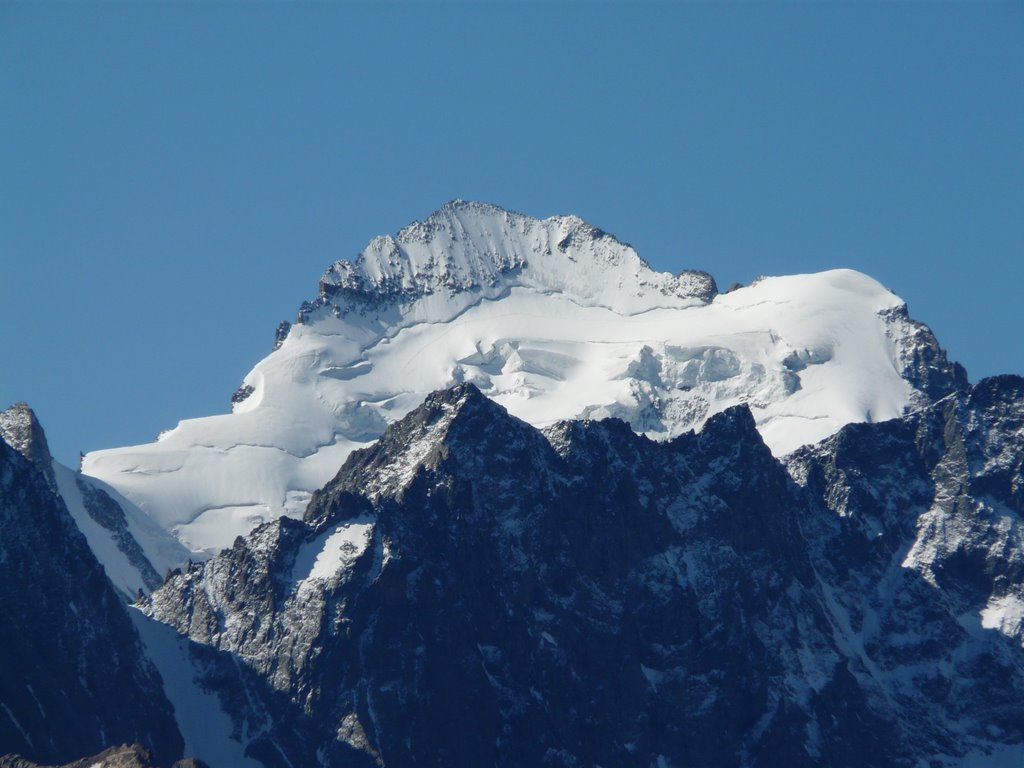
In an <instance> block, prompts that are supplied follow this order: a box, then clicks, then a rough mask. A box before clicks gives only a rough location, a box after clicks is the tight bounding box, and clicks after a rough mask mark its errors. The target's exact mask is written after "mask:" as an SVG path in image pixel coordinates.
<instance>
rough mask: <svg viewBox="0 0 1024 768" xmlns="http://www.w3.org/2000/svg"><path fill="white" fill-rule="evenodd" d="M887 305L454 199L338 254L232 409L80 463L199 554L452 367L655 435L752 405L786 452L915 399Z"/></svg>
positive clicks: (301, 500) (826, 277)
mask: <svg viewBox="0 0 1024 768" xmlns="http://www.w3.org/2000/svg"><path fill="white" fill-rule="evenodd" d="M901 307H902V301H901V300H900V299H899V298H898V297H897V296H895V295H894V294H893V293H891V292H890V291H888V290H886V289H885V288H884V287H882V286H881V285H880V284H879V283H877V282H876V281H874V280H873V279H871V278H869V277H867V276H865V275H862V274H859V273H857V272H853V271H850V270H834V271H829V272H823V273H820V274H814V275H798V276H791V277H775V278H765V279H762V280H760V281H758V282H756V283H755V284H753V285H751V286H749V287H745V288H741V289H739V290H735V291H732V292H730V293H728V294H718V293H717V290H716V288H715V286H714V281H713V280H712V279H711V278H710V276H708V275H707V274H706V273H703V272H684V273H682V274H681V275H670V274H667V273H658V272H654V271H653V270H651V269H650V268H649V267H648V266H647V264H646V263H644V262H643V260H642V259H640V257H639V256H638V255H637V254H636V252H635V251H634V250H633V249H632V248H631V247H629V246H628V245H624V244H623V243H621V242H619V241H618V240H616V239H615V238H614V237H612V236H610V235H607V234H606V233H604V232H601V231H600V230H597V229H595V228H593V227H591V226H590V225H588V224H586V223H585V222H583V221H581V220H580V219H578V218H575V217H553V218H550V219H546V220H543V221H540V220H537V219H532V218H530V217H527V216H523V215H520V214H515V213H511V212H508V211H504V210H502V209H500V208H496V207H494V206H488V205H483V204H479V203H466V202H462V201H455V202H453V203H449V204H448V205H446V206H445V207H444V208H442V209H441V210H440V211H438V212H436V213H435V214H433V215H432V216H431V217H429V218H428V219H426V220H425V221H424V222H417V223H414V224H412V225H410V226H408V227H406V228H405V229H403V230H401V231H400V232H399V233H398V234H397V235H395V236H388V237H381V238H376V239H374V240H373V241H372V242H371V243H370V244H369V245H368V246H367V248H366V249H365V250H364V251H363V252H362V253H360V254H359V255H358V256H357V257H356V258H355V259H354V260H352V261H340V262H337V263H335V264H333V265H332V266H331V267H330V268H329V269H328V270H327V271H326V273H325V274H324V276H323V277H322V279H321V282H320V293H319V296H318V298H317V299H316V300H315V301H312V302H307V303H305V304H304V305H303V307H302V309H301V310H300V313H299V322H297V323H296V324H295V325H294V326H292V327H291V328H290V330H288V331H287V335H286V336H285V337H284V338H283V340H280V341H279V345H278V348H276V349H275V351H274V352H273V353H272V354H270V355H269V356H268V357H266V358H265V359H264V360H262V361H260V362H259V363H258V364H257V365H256V367H255V368H254V369H253V370H252V371H251V372H250V373H249V374H248V375H247V376H246V377H245V380H244V385H243V388H242V389H240V391H239V393H238V394H237V396H236V398H235V400H236V402H235V404H234V410H233V412H232V413H230V414H224V415H218V416H211V417H207V418H201V419H191V420H187V421H182V422H181V423H179V424H178V426H177V427H176V428H175V429H173V430H170V431H169V432H166V433H164V434H162V435H161V436H160V438H159V439H158V441H157V442H155V443H151V444H147V445H141V446H132V447H126V448H117V449H113V450H105V451H97V452H94V453H91V454H89V455H88V456H87V457H86V459H85V462H84V465H83V469H84V472H85V473H87V474H89V475H93V476H95V477H97V478H100V479H102V480H103V481H104V482H106V483H108V484H109V485H111V486H113V487H114V488H115V489H117V490H118V491H119V492H120V493H122V494H123V495H124V496H126V497H127V498H128V499H130V500H131V501H132V502H134V503H135V504H137V505H138V506H139V507H140V508H141V509H142V510H143V511H145V512H146V513H148V514H149V515H150V516H152V517H153V519H154V520H156V521H157V522H158V523H159V524H160V525H162V526H164V527H165V528H167V529H169V530H170V531H172V532H173V533H174V534H175V535H176V536H177V537H178V538H179V539H180V541H181V542H182V543H183V544H184V545H185V546H186V547H188V548H189V549H190V550H192V551H193V552H195V553H197V554H200V555H202V554H209V553H212V552H214V551H216V550H218V549H220V548H221V547H225V546H228V545H230V544H231V542H232V541H233V540H234V538H235V537H236V536H238V535H241V534H244V533H246V532H247V531H249V530H251V529H252V528H253V527H255V526H256V525H257V524H259V523H261V522H264V521H266V520H269V519H273V518H275V517H277V516H280V515H282V514H284V515H290V516H299V515H301V513H302V511H303V510H304V508H305V505H306V504H307V502H308V500H309V498H310V494H311V492H312V491H313V490H315V489H317V488H320V487H321V486H323V485H324V484H325V483H326V482H327V481H328V480H329V479H330V478H331V477H333V476H334V474H335V473H336V472H337V470H338V468H339V467H340V465H341V464H342V462H343V461H344V459H345V458H346V457H347V456H348V454H349V453H350V452H351V451H352V450H353V449H355V448H357V447H360V446H363V445H366V444H367V443H369V442H371V441H372V440H374V439H375V438H376V437H378V436H379V435H380V434H381V433H382V432H383V430H384V428H385V426H386V425H387V424H388V423H390V422H392V421H394V420H395V419H397V418H400V417H401V416H403V415H404V414H406V413H407V412H409V411H410V410H411V409H412V408H414V407H415V406H416V405H418V404H419V403H420V402H422V400H423V398H424V397H425V396H426V394H427V393H429V392H431V391H433V390H436V389H439V388H443V387H448V386H451V385H453V384H455V383H458V382H462V381H471V382H473V383H475V384H476V385H477V386H478V387H480V389H481V390H483V391H484V392H485V393H486V394H487V395H489V396H490V397H492V398H493V399H495V400H497V401H498V402H500V403H501V404H502V405H504V406H505V407H506V408H508V410H509V411H510V412H511V413H512V414H514V415H516V416H518V417H520V418H523V419H525V420H527V421H529V422H530V423H532V424H535V425H538V426H544V425H547V424H550V423H552V422H554V421H557V420H560V419H566V418H576V417H584V418H604V417H608V416H617V417H620V418H623V419H625V420H626V421H628V422H629V423H630V424H631V425H632V426H633V428H634V429H635V430H637V431H639V432H644V433H646V434H648V435H650V436H651V437H654V438H669V437H672V436H675V435H678V434H680V433H681V432H684V431H686V430H689V429H693V428H700V426H701V425H702V424H703V423H704V421H705V420H706V419H707V418H709V417H710V416H711V415H713V414H715V413H717V412H719V411H721V410H723V409H725V408H727V407H729V406H731V405H735V404H737V403H747V404H748V405H749V406H750V407H751V409H752V411H753V413H754V416H755V419H756V421H757V424H758V427H759V429H760V431H761V433H762V435H763V436H764V439H765V440H766V442H767V443H768V445H769V446H770V447H771V449H772V450H773V452H774V453H776V454H777V455H782V454H785V453H788V452H790V451H792V450H794V449H795V448H797V447H799V446H801V445H804V444H807V443H812V442H815V441H818V440H820V439H822V438H824V437H827V436H828V435H831V434H832V433H834V432H835V431H836V430H837V429H839V428H840V427H841V426H843V425H844V424H847V423H850V422H858V421H877V420H882V419H889V418H893V417H896V416H899V415H900V414H901V413H903V412H904V410H905V409H906V408H907V407H908V406H910V405H911V404H912V403H913V402H915V395H916V394H918V393H915V390H914V388H913V386H912V385H911V383H910V382H909V381H908V378H907V377H906V376H905V373H906V371H905V367H906V365H907V360H908V359H909V358H910V357H913V355H908V351H907V350H908V345H909V344H912V343H913V340H912V339H911V338H910V332H911V330H913V328H912V327H911V326H910V325H909V324H908V323H906V322H902V323H901V322H897V321H895V320H894V319H893V318H894V314H898V310H899V308H901ZM904 317H905V315H904Z"/></svg>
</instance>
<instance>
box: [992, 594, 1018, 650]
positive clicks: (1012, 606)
mask: <svg viewBox="0 0 1024 768" xmlns="http://www.w3.org/2000/svg"><path fill="white" fill-rule="evenodd" d="M1022 625H1024V600H1021V599H1020V598H1019V597H1017V596H1016V595H1003V596H1002V597H992V598H990V599H989V601H988V603H987V604H986V606H985V607H984V608H982V609H981V626H982V627H983V628H985V629H994V630H997V631H998V632H1000V633H1001V634H1004V635H1006V636H1007V637H1013V638H1017V639H1018V640H1019V639H1020V637H1021V627H1022Z"/></svg>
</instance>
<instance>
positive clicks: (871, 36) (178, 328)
mask: <svg viewBox="0 0 1024 768" xmlns="http://www.w3.org/2000/svg"><path fill="white" fill-rule="evenodd" d="M454 197H464V198H470V199H482V200H486V201H490V202H494V203H498V204H500V205H504V206H505V207H508V208H513V209H517V210H521V211H524V212H526V213H530V214H533V215H537V216H548V215H551V214H555V213H577V214H579V215H581V216H583V217H584V218H585V219H587V220H589V221H591V222H592V223H593V224H595V225H597V226H600V227H601V228H603V229H606V230H608V231H610V232H613V233H615V234H616V235H618V236H619V237H620V238H621V239H623V240H625V241H627V242H630V243H632V244H633V245H634V246H635V247H636V248H637V250H638V251H639V252H640V254H641V255H642V256H644V257H645V258H646V259H647V260H648V261H649V262H650V263H651V264H652V265H653V266H654V267H656V268H659V269H663V270H673V271H675V270H679V269H682V268H684V267H696V268H702V269H706V270H708V271H710V272H711V273H713V274H714V275H715V277H716V278H717V280H718V282H719V284H720V285H722V286H728V285H729V284H730V283H731V282H732V281H734V280H737V281H743V282H746V281H749V280H750V279H752V278H753V277H755V276H757V275H760V274H784V273H795V272H805V271H816V270H822V269H828V268H832V267H840V266H845V267H853V268H855V269H860V270H862V271H864V272H867V273H869V274H871V275H873V276H875V277H876V278H878V279H879V280H881V281H882V282H883V283H885V284H886V285H887V286H889V287H890V288H892V289H893V290H894V291H896V292H897V293H898V294H900V295H901V296H903V297H904V298H905V299H906V300H907V301H908V303H909V306H910V310H911V313H912V314H913V315H914V316H915V317H917V318H919V319H921V320H924V321H925V322H928V323H929V324H931V325H932V327H933V328H934V329H935V331H936V333H937V335H938V337H939V340H940V342H941V343H942V344H943V345H944V346H945V347H946V348H947V349H948V350H949V351H950V353H951V354H952V356H953V357H955V358H957V359H959V360H960V361H962V362H963V363H964V364H965V365H966V366H967V368H968V371H969V373H970V375H971V378H972V379H973V380H976V379H977V378H979V377H981V376H984V375H989V374H993V373H1000V372H1015V373H1024V342H1022V341H1021V332H1022V330H1024V309H1022V300H1021V288H1022V278H1024V4H1022V3H1020V2H1010V3H1004V4H996V3H991V4H983V3H968V2H958V3H951V4H948V5H946V4H939V3H928V2H914V3H906V4H890V3H861V2H857V3H850V4H841V3H828V4H823V5H818V4H811V3H799V2H791V3H784V4H773V3H747V4H740V5H720V4H717V3H715V4H713V3H700V4H693V5H688V4H682V3H671V4H654V3H630V4H626V3H622V4H618V3H610V2H600V3H599V2H575V3H561V4H559V3H543V4H531V3H523V2H514V3H513V2H509V3H497V2H485V3H477V4H472V3H468V2H467V3H457V2H446V3H426V2H420V3H412V4H401V3H388V2H385V3H375V4H371V3H348V4H346V3H286V2H274V3H262V4H259V3H258V4H255V5H250V4H248V3H241V2H230V3H221V4H216V3H199V2H188V3H186V2H182V3H161V2H141V3H129V2H107V3H99V4H90V3H86V2H76V3H70V2H68V3H56V2H53V3H50V2H32V3H26V4H18V3H11V2H2V3H0V267H2V270H0V320H2V323H3V325H2V328H3V331H2V334H0V407H3V405H6V404H8V403H10V402H13V401H15V400H20V399H24V400H28V401H29V403H30V404H32V405H33V406H34V407H35V408H36V410H37V412H38V413H39V414H40V417H41V418H42V419H43V424H44V426H45V427H46V429H47V432H48V434H49V437H50V441H51V445H52V447H53V448H54V451H55V453H56V455H57V456H58V458H61V459H62V460H64V461H65V462H68V463H72V464H73V463H74V462H75V461H76V458H77V452H78V450H79V449H84V450H90V449H94V448H101V447H110V446H114V445H124V444H129V443H137V442H145V441H148V440H151V439H152V438H154V437H155V435H156V434H157V432H158V431H159V430H161V429H164V428H168V427H173V426H174V425H175V424H176V423H177V421H178V419H180V418H186V417H193V416H201V415H207V414H211V413H216V412H224V411H226V410H227V409H228V405H229V403H228V399H229V397H230V395H231V393H232V391H233V390H234V389H235V387H236V386H237V385H238V384H239V382H240V381H241V379H242V377H243V375H244V374H245V373H246V372H247V371H248V370H249V368H250V367H251V366H252V365H253V363H255V362H256V361H257V360H258V359H260V358H261V357H262V356H264V355H265V354H267V353H268V352H269V351H270V349H271V344H272V339H273V332H274V328H275V326H276V325H277V323H278V322H279V321H280V320H282V319H292V318H293V317H294V315H295V312H296V309H297V308H298V305H299V303H300V302H301V301H302V300H303V299H305V298H310V297H312V296H313V295H314V294H315V292H316V285H317V280H318V278H319V276H320V274H321V272H322V270H323V269H324V267H326V265H327V264H328V263H330V262H331V261H333V260H335V259H337V258H342V257H347V256H352V255H354V254H355V253H356V252H358V251H359V250H360V249H361V248H362V246H363V245H364V243H365V242H366V241H367V240H369V238H370V237H371V236H373V235H375V234H380V233H384V232H393V231H395V230H396V229H398V228H399V227H401V226H402V225H404V224H405V223H407V222H408V221H410V220H412V219H415V218H423V217H424V216H426V215H427V214H429V213H430V212H431V211H432V210H434V209H435V208H437V207H439V206H440V205H441V204H442V203H443V202H445V201H446V200H448V199H450V198H454Z"/></svg>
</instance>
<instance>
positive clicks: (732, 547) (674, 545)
mask: <svg viewBox="0 0 1024 768" xmlns="http://www.w3.org/2000/svg"><path fill="white" fill-rule="evenodd" d="M1022 430H1024V380H1022V379H1020V378H1018V377H1002V378H996V379H987V380H985V381H982V382H980V383H979V384H978V385H976V386H974V387H970V388H968V389H966V390H965V391H962V392H956V393H953V394H951V395H949V396H947V397H946V398H944V399H942V400H940V401H939V402H936V403H934V404H931V405H929V406H927V407H925V408H923V409H921V410H919V411H917V412H915V413H913V414H910V415H908V416H905V417H903V418H902V419H898V420H892V421H887V422H883V423H874V424H852V425H848V426H846V427H844V428H842V429H841V430H839V432H838V433H837V434H836V435H834V436H833V437H831V438H829V439H828V440H826V441H824V442H822V443H819V444H817V445H815V446H812V447H809V448H805V449H803V450H801V451H798V452H796V453H795V454H793V455H791V456H789V457H787V459H786V462H785V464H784V463H783V462H781V461H780V460H779V459H777V458H776V457H774V456H773V455H772V453H771V451H770V450H769V449H768V447H767V446H766V445H765V444H764V442H763V440H762V438H761V436H760V434H759V432H758V430H757V427H756V423H755V420H754V418H753V417H752V415H751V412H750V409H749V407H747V406H737V407H733V408H730V409H727V410H726V411H723V412H721V413H719V414H717V415H715V416H713V417H712V418H710V419H709V420H708V421H707V422H706V424H705V425H704V427H703V429H702V430H701V431H700V432H699V433H696V434H695V433H692V432H691V433H685V434H683V435H680V436H678V437H676V438H674V439H672V440H669V441H662V442H657V441H652V440H650V439H648V438H646V437H644V436H642V435H637V434H635V433H634V432H633V430H632V429H630V428H629V426H628V425H627V424H625V423H624V422H621V421H618V420H614V419H611V420H605V421H598V422H595V421H583V422H580V421H574V422H560V423H557V424H554V425H552V426H550V427H548V428H546V429H545V430H544V431H538V430H537V429H536V428H534V427H532V426H530V425H528V424H526V423H525V422H523V421H520V420H518V419H516V418H515V417H513V416H511V415H510V414H508V412H507V411H506V410H505V409H504V408H502V407H501V406H500V405H498V404H496V403H494V402H493V401H491V400H489V399H488V398H486V397H485V396H483V395H482V394H481V392H480V391H479V390H478V389H477V388H476V387H475V386H473V385H469V384H465V385H459V386H457V387H455V388H452V389H450V390H447V391H443V392H438V393H435V394H433V395H430V396H429V397H428V398H427V399H426V401H425V403H424V404H423V405H422V406H420V407H419V408H417V409H416V410H414V411H413V412H412V413H410V414H409V415H408V416H406V417H405V418H403V419H401V420H399V421H398V422H396V423H394V424H392V425H391V426H390V427H388V428H387V430H386V431H385V433H384V435H383V436H382V437H381V439H380V440H379V441H378V442H377V443H375V444H374V445H373V446H372V447H370V448H368V449H362V450H358V451H356V452H354V453H353V454H352V455H351V456H350V457H349V458H348V460H347V461H346V463H345V465H344V466H343V467H342V469H341V471H340V472H339V473H338V474H337V476H336V477H335V478H334V479H333V480H332V481H331V482H330V483H328V484H327V485H326V486H325V487H324V488H323V489H322V490H320V491H318V492H317V493H316V494H315V495H314V497H313V499H312V501H311V503H310V505H309V507H308V509H307V511H306V513H305V516H304V519H303V520H302V521H296V520H293V519H289V518H282V519H279V520H277V521H273V522H271V523H268V524H266V525H263V526H261V527H259V528H257V529H256V530H255V531H253V532H252V533H251V534H250V535H249V536H247V537H246V538H244V539H239V540H238V541H236V542H235V545H234V546H233V547H232V548H231V549H230V550H226V551H224V552H223V553H221V554H220V555H218V556H216V557H214V558H213V559H211V560H209V561H207V562H206V563H203V564H195V565H193V566H191V567H190V568H189V569H188V570H187V571H185V572H182V573H179V574H176V575H174V576H172V577H171V578H170V579H169V580H168V581H167V582H166V583H165V584H164V585H163V586H162V587H161V588H160V589H158V590H156V591H155V592H154V593H153V594H152V596H151V598H150V599H149V600H148V601H147V602H146V603H145V605H144V611H145V612H146V613H147V614H148V615H150V616H151V617H153V618H154V619H155V620H157V621H159V622H162V623H164V624H166V625H169V626H171V627H174V628H175V629H176V630H177V631H178V632H180V633H182V634H183V635H186V636H187V637H189V638H190V639H191V640H192V642H193V649H192V653H193V657H194V658H195V659H196V660H197V664H199V665H200V666H201V668H202V669H203V670H204V672H203V674H204V675H205V676H206V678H205V679H206V681H207V682H208V684H209V685H213V686H216V687H217V689H218V690H219V691H220V692H221V701H222V705H223V707H224V710H225V711H227V712H229V713H230V714H231V716H232V717H233V718H234V721H235V723H236V727H237V732H238V733H239V734H240V735H241V738H242V740H243V742H244V743H246V749H247V754H249V755H250V756H252V757H254V758H256V759H258V760H259V761H260V762H261V763H262V764H264V765H268V766H277V765H288V764H293V765H298V764H302V765H324V766H327V765H367V766H370V765H390V766H404V765H492V764H493V765H524V764H529V765H559V766H563V765H564V766H569V765H638V766H640V765H642V766H648V765H736V766H741V765H742V766H746V765H771V766H776V765H779V766H781V765H787V766H790V765H829V766H843V765H850V766H865V765H878V766H892V765H907V766H911V765H918V764H929V765H961V764H965V763H964V762H963V761H965V760H966V761H967V764H979V765H985V764H989V765H997V764H999V763H998V761H999V760H1009V759H1013V760H1016V759H1018V757H1017V756H1018V752H1019V746H1018V745H1020V744H1021V743H1022V742H1024V733H1022V730H1021V729H1022V726H1021V724H1022V723H1024V700H1022V699H1021V697H1020V695H1019V692H1020V691H1021V690H1024V677H1022V675H1024V654H1022V648H1021V647H1022V643H1024V628H1022V626H1021V624H1022V619H1021V617H1022V616H1024V610H1022V608H1021V606H1024V570H1022V569H1021V567H1020V566H1021V562H1022V558H1024V554H1022V553H1024V548H1022V546H1021V541H1020V532H1019V530H1018V529H1019V527H1020V525H1019V521H1020V516H1021V515H1022V514H1024V506H1022V504H1024V481H1022V479H1021V478H1022V474H1021V470H1022V466H1024V445H1022V443H1021V441H1020V434H1021V433H1022ZM1014 750H1018V751H1014Z"/></svg>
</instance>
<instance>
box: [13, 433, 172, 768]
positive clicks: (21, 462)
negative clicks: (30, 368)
mask: <svg viewBox="0 0 1024 768" xmlns="http://www.w3.org/2000/svg"><path fill="white" fill-rule="evenodd" d="M33 422H34V417H33ZM39 435H40V436H41V430H40V432H39ZM43 440H45V438H43ZM34 444H35V445H36V446H38V445H39V444H40V443H39V442H38V441H36V442H35V443H34ZM42 445H45V442H43V443H42ZM22 447H24V446H22ZM29 455H30V456H32V458H33V461H32V462H30V461H29V460H28V459H26V458H25V457H24V456H22V455H21V454H20V453H19V452H18V451H16V450H14V448H12V447H11V446H10V445H8V443H7V442H5V441H3V440H0V658H2V659H3V663H2V664H0V752H18V753H20V754H22V755H26V756H27V757H28V758H31V759H32V760H38V761H44V762H57V763H60V762H66V761H68V760H72V759H75V758H79V757H81V756H82V755H87V754H94V753H97V752H99V751H100V750H102V749H104V748H105V747H108V746H109V745H110V744H112V743H132V742H138V743H141V744H145V745H147V746H148V747H150V748H151V749H152V750H153V752H154V754H155V755H156V756H157V758H158V759H159V760H160V762H162V763H169V762H170V761H171V760H173V759H175V758H177V757H180V756H181V752H182V747H183V744H182V739H181V736H180V734H179V733H178V730H177V726H176V725H175V722H174V717H173V712H172V710H171V707H170V704H169V703H168V702H167V700H166V698H165V697H164V694H163V690H162V686H161V682H160V678H159V676H158V675H157V674H156V671H155V670H154V668H153V666H152V664H151V663H150V662H149V661H148V660H147V659H146V658H145V657H144V655H143V651H142V648H141V645H140V643H139V639H138V635H137V634H136V632H135V630H134V628H133V627H132V625H131V623H130V621H129V618H128V616H127V614H126V612H125V611H126V609H125V606H124V604H123V603H122V602H121V600H120V599H119V598H118V596H117V594H116V593H115V592H114V589H113V587H112V586H111V584H110V582H109V581H108V580H107V578H106V576H105V574H104V572H103V569H102V567H101V566H100V565H99V563H98V562H97V561H96V559H95V557H94V556H93V554H92V552H91V551H90V549H89V547H88V544H87V543H86V541H85V538H84V537H83V536H82V534H81V533H80V532H79V531H78V529H77V528H76V527H75V524H74V521H73V520H72V518H71V516H70V514H69V513H68V511H67V508H66V507H65V505H64V502H63V501H62V500H61V498H60V497H59V496H58V495H56V493H55V491H54V486H53V483H52V480H51V479H49V478H48V477H47V476H46V475H44V474H43V472H41V471H40V470H39V469H38V468H37V466H36V462H37V461H38V460H39V459H40V456H39V455H38V454H37V453H33V452H29ZM46 459H47V460H46V462H45V465H46V466H49V461H48V455H47V457H46Z"/></svg>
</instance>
